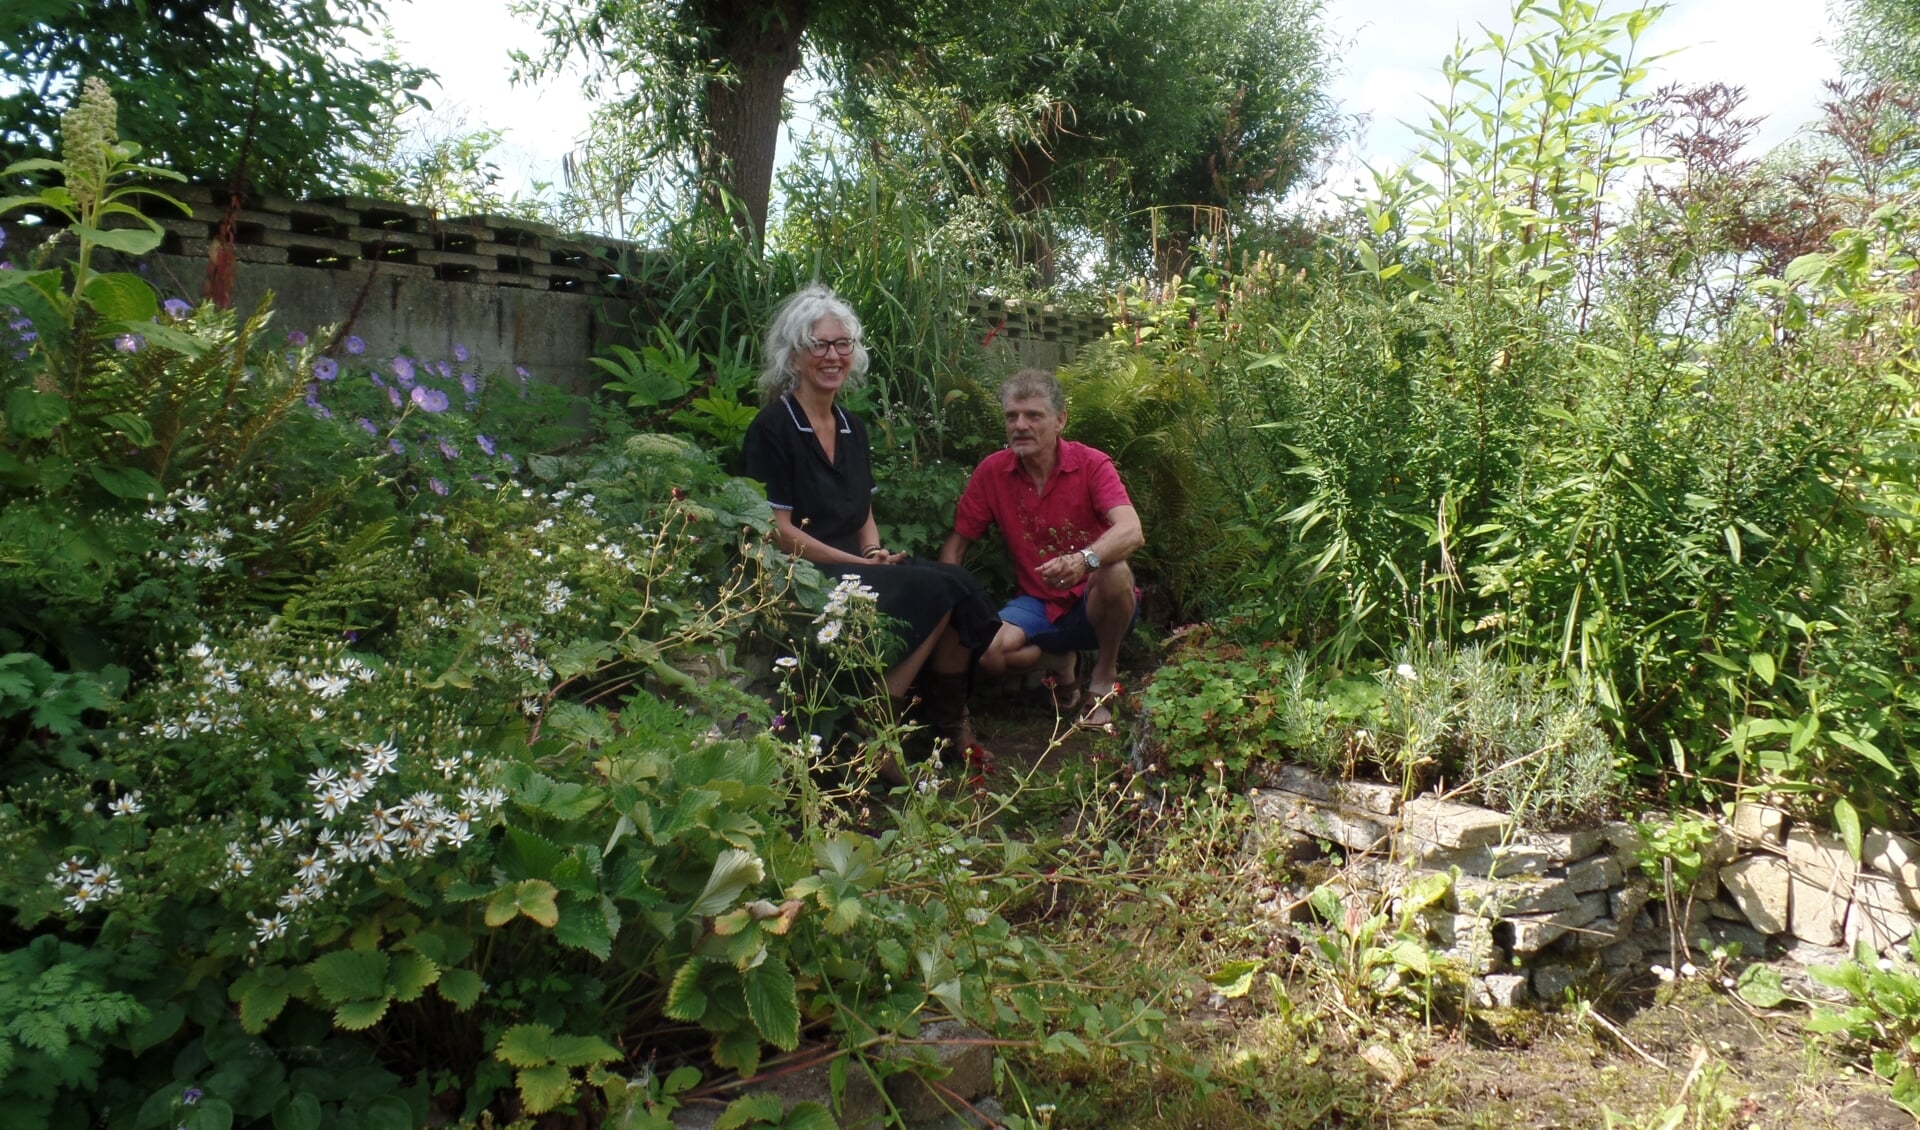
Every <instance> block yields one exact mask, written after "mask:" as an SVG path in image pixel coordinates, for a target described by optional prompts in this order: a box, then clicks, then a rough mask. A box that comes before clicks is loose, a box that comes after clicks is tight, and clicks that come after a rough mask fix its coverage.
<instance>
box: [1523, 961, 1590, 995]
mask: <svg viewBox="0 0 1920 1130" xmlns="http://www.w3.org/2000/svg"><path fill="white" fill-rule="evenodd" d="M1584 980H1586V973H1585V971H1584V970H1581V969H1578V968H1575V967H1574V966H1571V965H1558V964H1553V965H1541V966H1537V967H1536V968H1535V969H1534V970H1533V995H1534V996H1535V997H1538V998H1539V999H1540V1000H1543V1001H1559V1000H1562V999H1564V996H1565V993H1566V991H1567V990H1568V989H1571V988H1573V987H1574V986H1575V985H1578V984H1579V983H1580V982H1582V981H1584Z"/></svg>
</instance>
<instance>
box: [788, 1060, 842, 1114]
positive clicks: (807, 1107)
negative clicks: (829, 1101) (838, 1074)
mask: <svg viewBox="0 0 1920 1130" xmlns="http://www.w3.org/2000/svg"><path fill="white" fill-rule="evenodd" d="M834 1062H835V1063H838V1062H839V1061H838V1060H835V1061H834ZM780 1125H781V1128H782V1130H840V1124H839V1123H838V1122H835V1121H834V1119H833V1115H832V1114H830V1113H828V1111H827V1108H826V1107H823V1106H821V1105H820V1104H819V1103H795V1104H794V1107H793V1109H792V1110H790V1111H788V1112H787V1118H786V1121H785V1122H782V1123H781V1124H780Z"/></svg>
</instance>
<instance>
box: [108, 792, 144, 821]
mask: <svg viewBox="0 0 1920 1130" xmlns="http://www.w3.org/2000/svg"><path fill="white" fill-rule="evenodd" d="M140 808H141V806H140V790H138V789H135V790H134V791H132V792H130V793H121V794H120V795H119V796H117V797H114V798H113V802H112V803H111V804H109V805H107V811H108V812H109V813H111V814H113V815H114V816H138V815H139V814H140Z"/></svg>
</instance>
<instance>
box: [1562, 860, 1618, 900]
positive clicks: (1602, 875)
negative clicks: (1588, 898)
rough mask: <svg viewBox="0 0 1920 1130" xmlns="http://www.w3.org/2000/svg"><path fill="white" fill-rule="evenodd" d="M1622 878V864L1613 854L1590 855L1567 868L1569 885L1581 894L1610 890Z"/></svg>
mask: <svg viewBox="0 0 1920 1130" xmlns="http://www.w3.org/2000/svg"><path fill="white" fill-rule="evenodd" d="M1622 878H1624V876H1622V875H1621V873H1620V864H1619V863H1617V862H1615V860H1614V858H1613V857H1612V856H1611V855H1595V856H1590V857H1588V858H1586V859H1583V860H1581V861H1580V862H1578V863H1575V864H1573V865H1572V866H1570V867H1568V868H1567V885H1568V886H1570V887H1572V888H1573V889H1574V890H1576V891H1579V892H1580V893H1581V894H1586V893H1587V892H1588V891H1605V890H1610V889H1612V888H1614V887H1617V886H1619V885H1620V881H1621V880H1622Z"/></svg>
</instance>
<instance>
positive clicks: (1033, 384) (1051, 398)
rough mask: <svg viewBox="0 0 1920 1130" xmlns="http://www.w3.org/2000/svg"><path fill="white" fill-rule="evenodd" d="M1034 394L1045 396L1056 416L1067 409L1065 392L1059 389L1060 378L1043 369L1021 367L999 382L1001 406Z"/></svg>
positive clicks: (1003, 406)
mask: <svg viewBox="0 0 1920 1130" xmlns="http://www.w3.org/2000/svg"><path fill="white" fill-rule="evenodd" d="M1034 396H1044V397H1046V398H1047V403H1048V404H1049V405H1051V406H1052V408H1053V412H1054V415H1056V416H1057V415H1059V414H1060V413H1062V412H1065V411H1066V410H1067V394H1066V393H1065V392H1062V391H1061V389H1060V379H1059V378H1058V377H1055V376H1054V375H1053V374H1052V373H1050V372H1048V371H1047V370H1045V369H1021V370H1020V371H1019V372H1017V373H1015V374H1013V375H1012V376H1010V377H1008V378H1007V379H1006V380H1004V381H1001V382H1000V407H1002V408H1005V407H1006V406H1007V405H1008V404H1009V403H1010V402H1012V401H1015V400H1026V399H1028V398H1029V397H1034Z"/></svg>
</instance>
